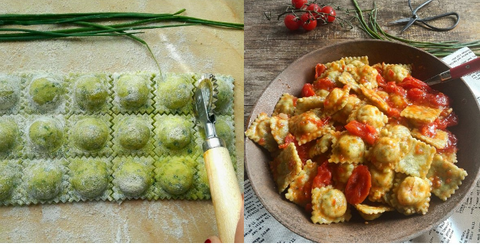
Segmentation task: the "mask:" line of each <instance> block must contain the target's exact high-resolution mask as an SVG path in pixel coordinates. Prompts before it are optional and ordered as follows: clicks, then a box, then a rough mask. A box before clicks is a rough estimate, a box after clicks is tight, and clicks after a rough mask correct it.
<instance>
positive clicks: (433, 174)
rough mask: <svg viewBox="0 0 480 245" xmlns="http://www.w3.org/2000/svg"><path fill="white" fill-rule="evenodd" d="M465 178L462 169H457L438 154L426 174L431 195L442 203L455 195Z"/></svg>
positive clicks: (465, 173) (465, 174)
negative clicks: (430, 185)
mask: <svg viewBox="0 0 480 245" xmlns="http://www.w3.org/2000/svg"><path fill="white" fill-rule="evenodd" d="M466 176H467V172H466V171H465V170H464V169H462V168H459V167H457V166H456V165H455V164H453V163H451V162H449V161H447V160H446V159H444V158H443V157H442V156H441V155H439V154H435V157H434V158H433V162H432V166H431V167H430V171H429V172H428V174H427V178H428V179H429V180H430V182H432V193H433V194H434V195H435V196H437V197H438V198H440V199H442V200H443V201H446V200H447V199H448V198H450V196H451V195H452V194H453V193H455V191H456V190H457V189H458V187H459V186H460V185H461V184H462V181H463V180H464V179H465V177H466Z"/></svg>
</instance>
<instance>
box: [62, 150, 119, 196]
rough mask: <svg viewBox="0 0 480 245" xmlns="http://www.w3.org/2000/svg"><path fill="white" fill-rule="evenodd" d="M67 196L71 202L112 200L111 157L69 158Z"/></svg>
mask: <svg viewBox="0 0 480 245" xmlns="http://www.w3.org/2000/svg"><path fill="white" fill-rule="evenodd" d="M67 163H68V166H67V167H68V170H69V171H68V172H69V176H70V186H69V188H70V190H69V194H70V195H69V196H70V200H69V201H71V202H78V201H88V200H95V201H107V200H108V201H112V200H113V199H112V196H111V195H112V188H113V184H112V180H113V177H112V159H111V158H106V157H100V158H86V157H81V158H69V159H67Z"/></svg>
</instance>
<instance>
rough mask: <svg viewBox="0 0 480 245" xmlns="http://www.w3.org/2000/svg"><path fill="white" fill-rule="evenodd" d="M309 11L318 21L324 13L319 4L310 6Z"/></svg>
mask: <svg viewBox="0 0 480 245" xmlns="http://www.w3.org/2000/svg"><path fill="white" fill-rule="evenodd" d="M307 10H308V11H311V12H312V14H313V16H314V17H315V19H318V18H319V17H320V14H319V13H320V11H322V8H320V6H318V4H316V3H312V4H310V5H308V7H307Z"/></svg>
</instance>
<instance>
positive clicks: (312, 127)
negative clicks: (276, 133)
mask: <svg viewBox="0 0 480 245" xmlns="http://www.w3.org/2000/svg"><path fill="white" fill-rule="evenodd" d="M288 125H289V130H290V133H292V134H293V136H295V138H296V140H297V141H298V144H299V145H303V144H305V143H308V142H310V141H312V140H314V139H317V138H319V137H321V136H322V135H324V134H326V133H328V132H331V131H333V128H332V126H331V125H330V124H329V117H328V116H327V115H325V114H324V113H323V112H322V110H321V109H319V108H317V109H313V110H309V111H307V112H304V113H302V114H300V115H296V116H293V117H291V118H290V119H289V121H288Z"/></svg>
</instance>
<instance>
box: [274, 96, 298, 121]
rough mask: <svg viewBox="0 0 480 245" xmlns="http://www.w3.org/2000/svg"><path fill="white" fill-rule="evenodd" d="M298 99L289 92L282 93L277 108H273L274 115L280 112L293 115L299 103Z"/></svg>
mask: <svg viewBox="0 0 480 245" xmlns="http://www.w3.org/2000/svg"><path fill="white" fill-rule="evenodd" d="M297 100H298V99H297V97H295V96H293V95H291V94H289V93H284V94H282V97H280V99H279V100H278V102H277V104H276V105H275V109H273V113H272V116H276V115H278V114H280V113H284V114H286V115H288V116H292V115H293V113H294V111H295V108H296V105H297Z"/></svg>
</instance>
